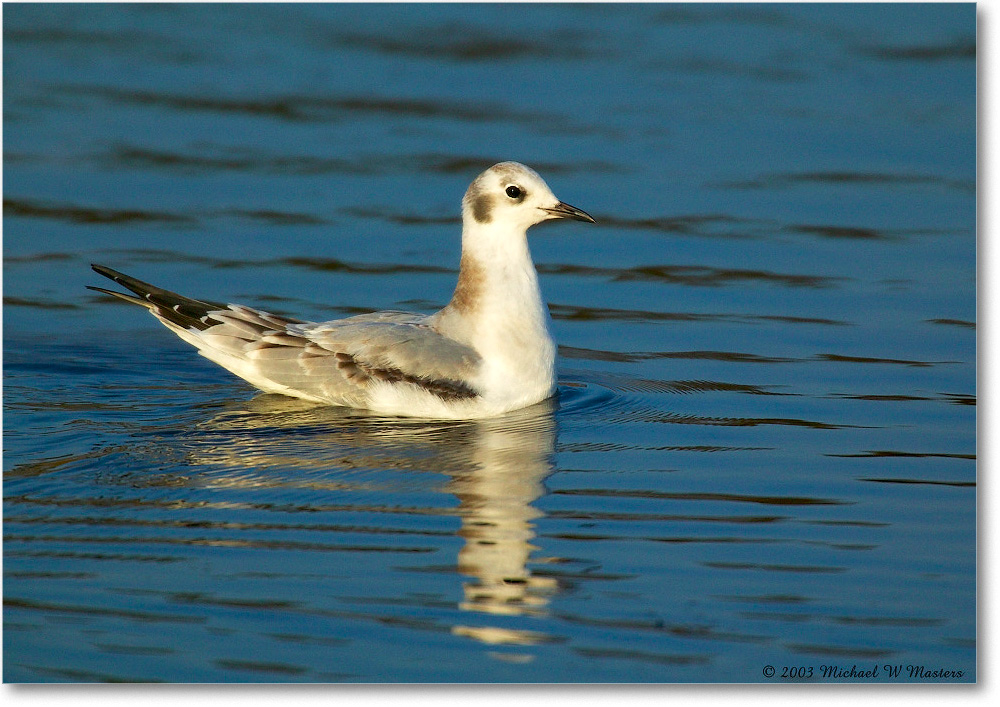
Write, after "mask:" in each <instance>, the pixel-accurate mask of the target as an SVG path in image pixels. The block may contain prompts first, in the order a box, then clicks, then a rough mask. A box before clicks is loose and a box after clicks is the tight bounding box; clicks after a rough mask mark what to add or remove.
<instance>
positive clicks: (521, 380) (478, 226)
mask: <svg viewBox="0 0 1000 707" xmlns="http://www.w3.org/2000/svg"><path fill="white" fill-rule="evenodd" d="M435 319H436V322H435V325H436V326H437V328H438V329H439V330H440V331H441V333H443V334H445V335H446V336H449V337H451V338H454V339H456V340H458V341H461V342H463V343H466V344H469V345H471V346H472V347H473V348H475V349H476V350H477V351H478V352H479V354H480V356H482V357H483V361H484V364H485V366H484V371H485V375H486V376H487V378H489V379H491V380H493V382H494V383H495V384H496V385H497V386H502V385H504V384H506V385H508V386H514V387H522V386H523V387H528V388H532V389H537V388H541V387H546V388H549V389H550V388H551V387H552V384H553V378H554V373H553V371H554V360H555V345H554V343H553V342H552V337H551V336H550V334H549V313H548V308H547V307H546V306H545V303H544V302H543V301H542V296H541V291H540V290H539V287H538V274H537V273H536V272H535V266H534V264H533V263H532V261H531V253H530V252H529V251H528V241H527V237H526V234H525V231H524V230H523V229H521V230H520V232H512V230H511V226H510V224H509V223H508V224H496V223H478V222H476V221H475V219H473V218H469V217H468V215H467V217H466V219H465V224H464V227H463V229H462V263H461V268H460V272H459V279H458V286H457V287H456V288H455V294H454V296H453V297H452V300H451V302H450V303H449V304H448V306H447V307H445V308H444V309H443V310H441V311H440V312H439V313H438V314H437V315H436V316H435Z"/></svg>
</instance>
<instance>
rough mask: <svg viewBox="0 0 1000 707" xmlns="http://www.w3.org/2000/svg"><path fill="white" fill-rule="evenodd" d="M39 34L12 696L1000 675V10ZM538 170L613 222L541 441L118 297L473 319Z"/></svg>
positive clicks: (539, 255)
mask: <svg viewBox="0 0 1000 707" xmlns="http://www.w3.org/2000/svg"><path fill="white" fill-rule="evenodd" d="M3 12H4V155H3V157H4V239H3V257H4V262H3V277H4V281H3V295H4V309H3V318H4V319H3V321H4V330H3V345H4V346H3V365H4V389H3V402H4V418H3V419H4V456H3V460H4V487H3V488H4V534H5V537H4V680H5V681H9V682H23V681H41V682H52V681H118V680H143V681H147V680H148V681H172V682H177V681H223V682H226V681H310V682H317V681H318V682H327V681H331V682H336V681H353V682H372V681H379V682H403V681H411V682H442V681H444V682H447V681H458V682H465V681H485V682H490V681H512V682H534V681H543V682H563V681H589V682H593V681H598V682H600V681H610V682H618V681H649V682H663V681H666V682H691V681H694V682H704V681H709V682H712V681H738V682H753V681H765V682H767V681H781V680H782V677H781V672H782V670H783V668H786V667H803V668H811V669H812V671H813V672H812V677H811V678H802V679H806V680H811V681H818V680H823V679H824V678H823V672H822V671H823V668H824V666H825V667H826V668H834V669H841V668H842V669H845V670H849V669H850V668H851V667H852V666H853V665H858V666H859V667H860V666H864V667H865V669H868V668H869V666H871V665H877V666H879V669H880V670H881V669H882V666H891V667H894V666H900V670H901V673H900V674H899V675H898V676H897V677H891V676H890V675H889V674H888V673H883V678H882V681H884V682H902V681H910V680H912V681H917V682H942V681H943V682H955V681H958V682H967V681H972V680H975V678H976V665H975V661H976V625H975V608H976V594H975V577H976V575H975V573H976V564H975V541H976V528H975V519H976V515H975V501H976V435H975V425H976V407H975V406H976V368H975V365H976V302H975V288H976V255H975V245H976V242H975V224H976V212H975V205H976V201H975V200H976V182H975V175H976V171H975V147H976V144H975V134H976V133H975V98H976V96H975V54H976V50H975V20H976V18H975V9H974V6H973V5H891V6H890V5H843V6H836V5H802V6H799V5H775V6H768V5H747V6H729V5H692V6H687V5H613V6H612V5H581V6H566V5H540V6H519V7H517V8H512V7H504V6H492V5H476V6H462V5H430V6H428V5H421V6H389V7H387V6H354V5H330V6H326V5H280V6H271V5H255V6H240V5H221V6H220V5H142V6H138V5H135V6H132V5H6V6H4V9H3ZM504 159H516V160H519V161H523V162H525V163H527V164H530V165H532V166H533V167H535V168H536V169H537V170H538V171H539V172H540V173H541V174H542V175H543V176H544V177H545V178H546V179H547V181H548V183H549V184H550V186H551V187H552V188H553V190H554V191H555V193H556V194H558V195H559V196H560V198H562V199H565V200H566V201H567V202H569V203H572V204H574V205H576V206H579V207H580V208H583V209H585V210H587V211H588V212H590V213H592V214H593V215H594V216H595V218H596V219H597V220H598V222H599V223H598V225H597V226H587V225H584V224H562V225H561V227H554V226H553V227H551V228H549V227H542V228H538V229H537V230H536V231H533V232H532V233H533V235H532V240H531V245H532V250H533V253H534V256H535V262H536V265H537V267H538V270H539V272H540V274H541V281H542V288H543V291H544V295H545V297H546V299H547V301H548V303H549V306H550V310H551V313H552V317H553V330H554V334H555V337H556V339H557V340H558V342H559V344H560V359H559V363H558V373H559V390H558V396H557V397H556V398H555V399H553V400H551V401H547V402H545V403H543V404H540V405H537V406H535V407H533V408H530V409H527V410H524V411H521V412H518V413H515V414H512V415H509V416H506V417H502V418H498V419H495V420H485V421H475V422H457V423H456V422H435V421H426V420H406V419H395V418H384V417H377V416H372V415H368V414H364V413H362V412H358V411H350V410H343V409H336V408H317V407H311V406H308V405H303V404H301V403H299V402H296V401H294V400H288V399H284V398H281V397H277V396H268V395H262V394H258V393H256V392H255V391H253V390H252V389H251V388H249V387H248V386H247V385H246V384H244V383H243V382H241V381H240V380H238V379H236V378H233V377H231V376H229V375H227V374H225V373H224V372H221V371H220V370H219V369H217V368H216V367H215V366H214V365H213V364H211V363H210V362H208V361H206V360H204V359H202V358H200V357H198V356H197V355H195V353H194V352H193V351H192V350H191V349H190V348H189V347H188V346H187V345H185V344H184V343H183V342H181V341H179V340H178V339H176V337H174V336H173V335H172V334H171V333H169V332H168V331H166V330H165V329H164V328H163V327H162V326H160V325H159V324H158V323H157V322H156V321H155V320H153V319H152V318H151V317H149V316H148V314H145V313H144V312H142V311H141V310H140V309H138V308H135V307H128V306H126V305H124V304H122V303H120V302H117V301H113V300H111V299H110V298H105V297H101V296H99V295H97V294H96V293H92V292H89V291H87V290H85V289H84V286H85V285H87V284H103V283H100V282H98V280H100V278H98V277H97V276H96V275H94V274H93V273H92V272H91V271H90V269H89V267H88V265H89V263H91V262H99V263H104V264H107V265H109V266H111V267H114V268H116V269H120V270H124V271H126V272H128V273H130V274H134V275H135V276H137V277H141V278H142V279H145V280H149V281H151V282H154V283H157V284H160V285H162V286H164V287H168V288H170V289H174V290H177V291H179V292H182V293H185V294H188V295H191V296H195V297H202V298H205V299H209V300H216V301H217V300H222V301H236V302H241V303H244V304H248V305H251V306H257V307H261V308H265V309H268V310H270V311H274V312H277V313H282V314H291V315H294V316H299V317H307V318H316V319H322V318H333V317H338V316H344V315H348V314H355V313H359V312H363V311H369V310H371V309H379V308H397V309H399V308H402V309H410V310H414V311H421V312H431V311H434V310H435V309H436V308H438V307H440V306H442V305H443V304H444V303H446V302H447V301H448V298H449V297H450V295H451V290H452V288H453V287H454V281H455V277H456V274H457V267H458V256H459V252H458V246H459V241H458V236H459V228H460V222H459V218H458V213H459V200H460V198H461V196H462V194H463V192H464V190H465V188H466V186H467V185H468V183H469V181H471V179H472V178H473V177H474V176H475V175H476V174H477V173H478V172H479V171H480V170H481V169H483V168H485V167H487V166H489V165H490V164H492V163H493V162H496V161H500V160H504ZM769 665H770V666H774V667H775V668H776V670H777V674H776V675H775V676H774V677H768V676H767V675H766V673H765V672H764V670H765V667H766V666H769ZM909 666H914V668H920V667H923V668H925V669H926V670H927V671H937V670H945V671H950V672H951V674H950V675H949V676H948V677H944V678H940V677H923V678H921V677H919V675H920V673H919V672H918V673H917V674H916V675H913V674H911V673H910V672H909ZM958 673H961V674H960V675H958ZM827 679H832V678H827Z"/></svg>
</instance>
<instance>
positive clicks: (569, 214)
mask: <svg viewBox="0 0 1000 707" xmlns="http://www.w3.org/2000/svg"><path fill="white" fill-rule="evenodd" d="M542 211H545V212H546V213H550V214H552V216H553V218H571V219H573V220H574V221H586V222H587V223H597V221H595V220H594V219H593V217H592V216H591V215H590V214H588V213H587V212H586V211H581V210H580V209H578V208H576V207H575V206H570V205H569V204H564V203H563V202H561V201H560V202H559V203H558V204H556V205H555V206H553V207H551V208H548V209H545V208H543V209H542Z"/></svg>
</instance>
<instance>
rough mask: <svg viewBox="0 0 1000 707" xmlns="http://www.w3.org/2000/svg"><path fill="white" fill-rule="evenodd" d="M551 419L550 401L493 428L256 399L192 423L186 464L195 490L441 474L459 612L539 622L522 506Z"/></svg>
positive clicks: (529, 528) (486, 635)
mask: <svg viewBox="0 0 1000 707" xmlns="http://www.w3.org/2000/svg"><path fill="white" fill-rule="evenodd" d="M554 410H555V403H554V401H552V400H547V401H543V402H542V403H539V404H537V405H534V406H532V407H530V408H526V409H524V410H519V411H516V412H513V413H510V414H507V415H505V416H503V417H499V418H491V419H483V420H467V421H433V420H414V419H405V418H387V417H379V416H375V415H373V414H371V413H366V412H364V411H358V410H348V409H344V408H331V407H317V406H311V405H310V404H308V403H303V402H301V401H297V400H294V399H291V398H286V397H282V396H272V395H261V396H258V397H256V398H254V399H252V400H250V401H248V402H246V403H241V404H239V405H238V406H236V407H232V408H230V409H227V410H225V411H224V412H222V413H220V414H219V415H217V416H216V417H215V418H213V419H211V420H208V421H207V422H203V423H201V425H199V432H201V433H202V434H201V435H198V436H197V437H198V438H199V440H200V443H199V444H197V445H196V446H195V449H190V448H189V450H188V454H189V461H190V462H193V463H196V464H198V465H202V466H210V467H214V470H218V471H216V472H215V473H211V474H210V476H211V479H210V480H209V479H205V482H207V483H211V484H212V485H220V486H239V487H243V488H247V487H271V486H288V485H294V486H296V487H299V488H309V489H322V490H338V489H345V490H346V489H353V490H357V489H359V488H364V489H365V490H383V489H384V490H386V491H390V492H391V491H398V486H396V485H393V484H386V483H385V482H384V479H385V476H386V472H387V471H389V472H424V474H421V475H420V477H419V478H424V479H426V476H425V474H426V472H435V473H440V474H445V475H447V477H449V478H448V481H447V482H446V484H445V487H444V490H445V491H447V492H449V493H451V494H454V495H455V497H456V498H457V499H458V501H459V507H458V509H457V515H459V517H460V518H461V523H462V525H461V528H460V530H459V531H458V535H459V537H461V538H463V539H464V541H465V544H464V546H463V547H462V549H461V550H460V551H459V553H458V558H457V568H458V572H459V573H460V574H462V575H464V576H465V577H466V578H467V581H465V582H464V583H463V594H464V599H463V601H461V602H460V603H459V605H458V606H459V608H460V609H461V610H463V611H468V612H476V613H479V614H486V615H493V616H538V615H542V614H544V613H545V609H546V606H547V604H548V603H549V600H550V597H551V595H552V594H553V593H554V592H555V591H556V590H557V583H556V581H555V580H554V579H552V578H551V577H544V576H536V575H533V574H532V573H531V571H530V569H529V566H528V565H529V563H531V562H532V557H531V555H532V552H533V551H535V550H537V548H536V547H535V546H534V545H533V544H532V540H533V538H534V536H535V529H534V522H535V521H536V519H538V518H539V517H541V516H542V515H543V513H542V512H541V511H539V510H537V509H536V508H534V507H533V506H532V505H531V504H532V503H533V502H534V501H535V500H537V499H538V498H539V497H540V496H542V494H543V493H544V487H543V485H542V482H543V479H544V478H545V476H546V475H548V474H549V473H550V471H551V470H552V455H553V453H554V448H555V420H554V418H553V412H554ZM248 432H252V434H247V433H248ZM331 472H334V473H332V474H331ZM292 478H293V479H294V482H293V483H289V479H292ZM393 479H394V480H395V481H399V479H398V478H396V477H393ZM377 480H381V481H377ZM403 483H405V481H404V482H403ZM440 512H441V513H442V514H444V513H454V512H455V511H454V509H447V510H443V509H442V510H440ZM534 561H535V562H538V561H539V560H538V559H537V558H536V559H535V560H534ZM470 623H471V622H470ZM476 623H479V622H476ZM452 633H454V634H456V635H463V636H469V637H472V638H474V639H476V640H479V641H482V642H484V643H489V644H512V645H527V644H534V643H538V642H542V641H545V640H548V638H547V637H546V636H545V635H543V634H539V633H536V632H532V631H523V630H515V629H510V628H505V627H501V626H483V625H476V626H465V625H458V626H453V627H452Z"/></svg>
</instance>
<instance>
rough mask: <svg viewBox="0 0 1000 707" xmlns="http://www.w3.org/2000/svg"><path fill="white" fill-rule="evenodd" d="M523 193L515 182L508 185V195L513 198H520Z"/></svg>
mask: <svg viewBox="0 0 1000 707" xmlns="http://www.w3.org/2000/svg"><path fill="white" fill-rule="evenodd" d="M523 194H524V192H522V191H521V188H520V187H515V186H514V185H513V184H511V185H510V186H509V187H507V196H509V197H510V198H511V199H519V198H521V196H522V195H523Z"/></svg>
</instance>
